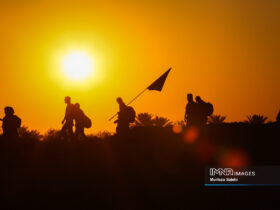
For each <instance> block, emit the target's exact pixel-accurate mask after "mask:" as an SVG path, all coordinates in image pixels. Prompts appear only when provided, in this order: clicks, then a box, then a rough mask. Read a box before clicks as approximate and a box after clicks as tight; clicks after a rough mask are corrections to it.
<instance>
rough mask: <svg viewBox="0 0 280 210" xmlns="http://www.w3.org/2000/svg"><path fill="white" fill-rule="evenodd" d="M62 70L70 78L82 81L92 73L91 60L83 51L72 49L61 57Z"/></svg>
mask: <svg viewBox="0 0 280 210" xmlns="http://www.w3.org/2000/svg"><path fill="white" fill-rule="evenodd" d="M62 70H63V72H64V74H65V75H66V76H67V77H68V78H69V79H70V80H77V81H84V80H86V79H88V78H89V77H90V76H91V75H92V73H93V60H92V58H91V57H90V56H89V55H88V54H87V53H85V52H81V51H73V52H71V53H69V54H67V55H66V56H65V57H64V58H63V60H62Z"/></svg>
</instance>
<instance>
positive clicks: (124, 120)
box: [114, 97, 129, 134]
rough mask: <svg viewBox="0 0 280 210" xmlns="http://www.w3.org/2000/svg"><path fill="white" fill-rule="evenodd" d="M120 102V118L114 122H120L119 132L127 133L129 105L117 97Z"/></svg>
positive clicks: (118, 125) (117, 129)
mask: <svg viewBox="0 0 280 210" xmlns="http://www.w3.org/2000/svg"><path fill="white" fill-rule="evenodd" d="M117 103H118V104H119V112H118V119H117V120H116V121H115V122H114V123H118V124H117V127H116V132H117V134H125V133H127V132H128V131H129V116H128V114H127V106H126V105H125V103H124V102H123V100H122V98H120V97H118V98H117Z"/></svg>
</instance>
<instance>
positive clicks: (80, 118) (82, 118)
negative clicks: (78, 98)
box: [74, 103, 91, 138]
mask: <svg viewBox="0 0 280 210" xmlns="http://www.w3.org/2000/svg"><path fill="white" fill-rule="evenodd" d="M74 119H75V136H76V137H77V138H84V137H85V136H86V135H85V131H84V130H85V128H90V127H91V120H90V119H89V118H88V117H87V116H86V115H85V113H84V112H83V110H82V109H81V108H80V104H79V103H76V104H75V105H74Z"/></svg>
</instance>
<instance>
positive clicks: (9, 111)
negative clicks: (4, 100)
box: [4, 106, 15, 115]
mask: <svg viewBox="0 0 280 210" xmlns="http://www.w3.org/2000/svg"><path fill="white" fill-rule="evenodd" d="M4 112H5V114H6V115H13V114H14V113H15V111H14V109H13V107H10V106H6V107H5V109H4Z"/></svg>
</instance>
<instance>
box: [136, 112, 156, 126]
mask: <svg viewBox="0 0 280 210" xmlns="http://www.w3.org/2000/svg"><path fill="white" fill-rule="evenodd" d="M153 123H154V122H153V115H152V114H149V113H147V112H145V113H139V114H137V116H136V119H135V125H136V126H153Z"/></svg>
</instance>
